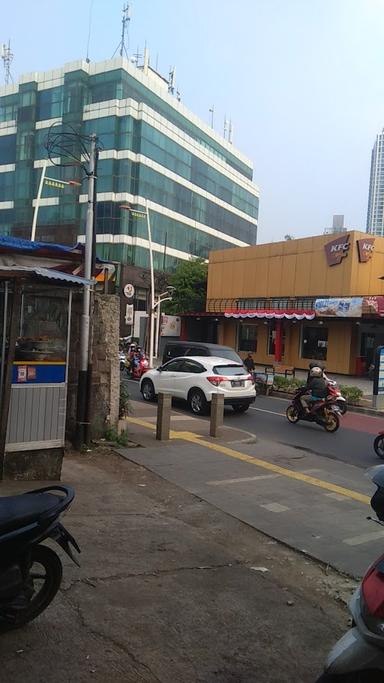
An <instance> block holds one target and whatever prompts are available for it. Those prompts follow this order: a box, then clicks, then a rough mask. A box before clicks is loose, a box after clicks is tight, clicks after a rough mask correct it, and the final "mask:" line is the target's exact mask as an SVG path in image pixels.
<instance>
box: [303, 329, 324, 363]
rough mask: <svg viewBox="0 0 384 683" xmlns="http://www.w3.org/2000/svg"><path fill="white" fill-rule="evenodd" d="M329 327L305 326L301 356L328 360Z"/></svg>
mask: <svg viewBox="0 0 384 683" xmlns="http://www.w3.org/2000/svg"><path fill="white" fill-rule="evenodd" d="M327 348H328V328H327V327H324V325H319V327H303V331H302V337H301V357H302V358H313V359H314V360H327Z"/></svg>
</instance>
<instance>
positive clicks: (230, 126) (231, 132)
mask: <svg viewBox="0 0 384 683" xmlns="http://www.w3.org/2000/svg"><path fill="white" fill-rule="evenodd" d="M232 137H233V123H232V119H229V128H228V142H229V143H230V144H231V145H232Z"/></svg>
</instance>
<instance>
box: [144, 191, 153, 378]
mask: <svg viewBox="0 0 384 683" xmlns="http://www.w3.org/2000/svg"><path fill="white" fill-rule="evenodd" d="M145 213H146V215H147V230H148V245H149V267H150V270H151V315H150V331H149V367H150V368H152V367H153V340H154V336H155V273H154V270H153V251H152V233H151V221H150V218H149V209H148V200H146V202H145Z"/></svg>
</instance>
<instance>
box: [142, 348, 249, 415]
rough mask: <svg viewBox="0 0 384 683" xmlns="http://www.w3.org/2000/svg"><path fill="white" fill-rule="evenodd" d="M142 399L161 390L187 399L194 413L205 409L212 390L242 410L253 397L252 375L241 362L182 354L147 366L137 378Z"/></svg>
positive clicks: (153, 396)
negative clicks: (151, 366)
mask: <svg viewBox="0 0 384 683" xmlns="http://www.w3.org/2000/svg"><path fill="white" fill-rule="evenodd" d="M140 391H141V393H142V396H143V399H144V400H145V401H154V400H155V398H156V395H157V394H158V393H159V392H160V391H164V392H166V393H169V394H171V395H172V396H174V397H175V398H181V399H184V400H185V401H188V404H189V406H190V408H191V410H192V412H193V413H195V414H196V415H202V414H204V413H206V412H207V410H208V407H209V403H210V402H211V400H212V394H214V393H220V394H224V403H225V404H226V405H227V404H229V405H231V406H232V408H233V410H234V411H235V412H236V413H245V411H246V410H248V408H249V406H250V404H251V403H253V401H254V400H255V398H256V390H255V385H254V382H253V378H252V376H251V375H250V374H249V373H248V372H247V370H246V369H245V368H244V365H242V364H241V363H236V362H234V361H230V360H228V358H216V357H215V356H207V357H202V356H182V357H179V358H173V359H172V360H170V361H168V362H167V363H164V365H161V366H160V367H159V368H156V369H153V370H148V371H147V372H146V373H145V374H144V375H143V376H142V378H141V380H140Z"/></svg>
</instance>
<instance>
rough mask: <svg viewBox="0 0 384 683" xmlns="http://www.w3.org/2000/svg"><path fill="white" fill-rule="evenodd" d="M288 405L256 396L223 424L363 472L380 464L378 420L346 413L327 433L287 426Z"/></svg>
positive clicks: (381, 425)
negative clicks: (375, 447)
mask: <svg viewBox="0 0 384 683" xmlns="http://www.w3.org/2000/svg"><path fill="white" fill-rule="evenodd" d="M126 383H127V386H128V389H129V392H130V395H131V397H132V399H135V400H140V399H141V394H140V392H139V384H138V382H135V381H132V380H127V381H126ZM173 405H174V408H176V409H177V410H181V411H185V412H187V413H188V408H187V406H186V405H185V404H183V403H182V402H180V401H178V402H174V404H173ZM287 406H288V400H287V399H282V398H275V397H269V396H268V397H267V396H258V397H257V398H256V402H255V403H254V404H253V406H251V407H250V408H249V410H248V412H247V413H246V414H244V415H237V414H235V413H233V411H232V409H231V408H228V409H226V410H225V421H226V424H228V425H229V424H232V426H236V427H239V428H240V429H244V430H246V431H248V432H252V433H254V434H256V435H257V436H259V437H260V438H264V439H268V440H270V441H273V442H275V443H281V444H284V445H288V446H293V447H294V448H297V449H298V450H305V451H306V452H309V453H314V454H317V455H322V456H325V457H328V458H330V459H332V460H340V461H343V462H347V463H349V464H352V465H355V466H357V467H361V468H363V469H366V468H367V467H370V466H372V465H377V464H380V463H382V462H383V461H381V460H379V458H378V457H377V456H376V454H375V452H374V450H373V440H374V437H375V436H376V434H377V433H378V432H379V431H380V430H384V421H383V420H382V419H381V418H378V417H373V416H370V415H363V414H360V413H353V412H348V413H347V414H346V415H345V416H344V417H342V418H341V426H340V429H339V430H338V432H336V433H335V434H328V433H327V432H325V431H324V430H323V429H322V428H321V427H319V426H318V425H316V424H311V423H308V422H299V423H298V424H295V425H292V424H290V423H289V422H288V421H287V419H286V417H285V410H286V408H287Z"/></svg>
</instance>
